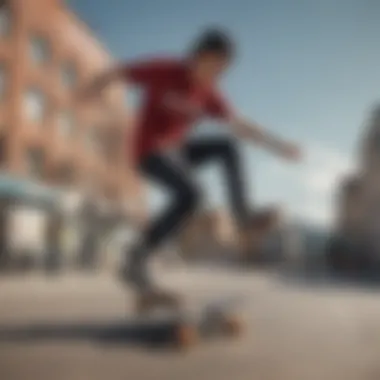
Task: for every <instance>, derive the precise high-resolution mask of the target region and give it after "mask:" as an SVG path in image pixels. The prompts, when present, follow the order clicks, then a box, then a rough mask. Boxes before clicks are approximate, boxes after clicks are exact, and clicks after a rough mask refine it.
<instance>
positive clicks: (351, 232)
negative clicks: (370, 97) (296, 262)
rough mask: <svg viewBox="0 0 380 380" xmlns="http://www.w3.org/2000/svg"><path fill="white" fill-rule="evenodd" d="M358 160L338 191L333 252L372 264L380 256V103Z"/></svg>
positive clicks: (371, 119)
mask: <svg viewBox="0 0 380 380" xmlns="http://www.w3.org/2000/svg"><path fill="white" fill-rule="evenodd" d="M358 161H359V165H358V170H357V172H356V173H353V174H352V175H351V176H349V177H347V178H345V179H343V180H342V182H341V186H340V188H339V191H338V197H337V217H336V225H335V238H334V241H333V244H332V246H331V247H333V248H331V252H330V255H334V254H336V255H338V254H339V260H340V262H341V261H342V260H344V259H345V257H348V256H349V257H350V260H351V261H352V262H355V263H357V262H358V260H359V259H360V262H361V264H360V265H362V266H364V264H363V262H364V261H365V260H366V263H367V264H366V265H367V266H368V267H370V266H371V265H372V264H369V263H370V262H372V260H373V259H375V258H376V260H379V259H380V105H375V107H374V108H373V110H372V112H371V113H370V115H369V118H368V120H367V123H366V126H365V130H364V134H363V136H362V137H361V141H360V142H359V160H358ZM339 250H340V251H343V252H340V253H339V252H338V251H339ZM348 252H349V255H348V256H347V254H348ZM345 254H346V256H345ZM337 257H338V256H337ZM352 265H353V266H358V265H359V264H355V265H354V264H352Z"/></svg>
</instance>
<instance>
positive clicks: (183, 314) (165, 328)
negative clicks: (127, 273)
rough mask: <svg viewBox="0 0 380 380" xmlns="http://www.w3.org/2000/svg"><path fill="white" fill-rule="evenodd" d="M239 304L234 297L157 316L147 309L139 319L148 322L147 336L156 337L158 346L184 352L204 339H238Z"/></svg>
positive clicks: (171, 310) (241, 321) (163, 312)
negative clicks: (158, 342) (161, 345)
mask: <svg viewBox="0 0 380 380" xmlns="http://www.w3.org/2000/svg"><path fill="white" fill-rule="evenodd" d="M240 304H241V299H239V298H237V297H229V298H222V299H219V300H215V299H213V300H211V301H206V302H203V303H202V304H201V306H199V305H197V306H195V307H194V306H193V307H192V308H184V307H180V308H173V309H170V308H169V309H168V308H166V309H165V310H161V314H158V313H157V314H155V313H154V311H153V310H151V311H149V312H146V313H145V314H144V317H143V319H145V320H146V321H147V320H150V321H151V324H150V333H149V334H150V336H151V338H152V339H153V338H154V335H155V337H156V338H158V336H160V338H159V340H160V342H161V343H166V344H169V345H170V346H172V347H174V348H175V349H179V350H187V349H189V348H192V347H194V346H196V345H197V344H199V343H200V342H202V341H205V340H209V339H213V338H229V339H231V338H238V337H239V336H241V334H242V332H243V330H244V324H243V319H242V316H241V313H240V312H239V310H240V308H239V307H238V306H240ZM146 325H147V324H146ZM152 326H155V327H154V328H153V327H152Z"/></svg>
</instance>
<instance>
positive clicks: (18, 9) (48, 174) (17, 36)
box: [0, 0, 138, 200]
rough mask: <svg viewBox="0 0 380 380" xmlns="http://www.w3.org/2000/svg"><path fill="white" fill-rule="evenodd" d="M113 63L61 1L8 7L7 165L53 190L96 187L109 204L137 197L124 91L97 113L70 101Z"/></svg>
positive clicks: (1, 32)
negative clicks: (55, 187) (128, 152)
mask: <svg viewBox="0 0 380 380" xmlns="http://www.w3.org/2000/svg"><path fill="white" fill-rule="evenodd" d="M111 63H112V60H111V57H110V55H109V54H108V53H107V52H106V51H105V49H104V48H103V47H102V46H101V44H100V43H99V42H98V41H97V40H96V38H95V37H94V36H93V35H92V34H91V31H90V30H89V29H88V28H87V26H86V25H85V24H84V23H83V22H82V21H81V20H79V19H78V18H77V17H76V16H75V15H74V14H73V13H72V12H71V11H70V10H69V9H68V8H67V7H66V6H65V5H64V4H63V1H59V0H33V1H29V0H8V1H3V6H2V8H1V11H0V96H1V102H0V126H1V138H0V145H1V148H2V149H1V152H2V154H1V157H0V162H1V166H2V167H3V168H4V169H6V170H7V171H10V172H12V173H14V174H15V175H20V176H23V177H27V178H30V179H34V180H39V181H43V182H47V183H49V184H50V183H52V184H57V185H60V186H75V187H78V186H84V187H86V186H87V187H91V189H92V190H94V189H95V190H96V195H97V196H99V197H106V198H109V199H119V200H121V199H122V198H123V197H125V194H126V192H128V191H129V194H133V193H137V189H136V186H137V185H138V184H137V182H136V181H135V180H134V179H133V178H132V175H131V174H129V173H130V171H129V170H128V167H127V165H128V163H127V161H126V159H125V144H126V139H125V134H126V129H127V127H128V124H130V123H129V122H128V117H129V112H128V110H127V109H126V107H125V102H124V89H123V87H121V86H118V85H116V86H113V88H110V89H109V91H108V92H107V93H105V95H104V99H102V102H101V103H99V104H96V106H92V108H91V106H86V107H85V106H83V105H82V106H78V105H76V104H75V103H74V102H73V99H72V94H73V91H74V90H75V89H76V88H78V86H81V85H83V84H84V83H86V81H87V80H88V79H89V78H91V77H92V76H93V75H94V74H96V73H97V72H99V71H101V70H103V69H105V68H106V67H107V66H108V65H110V64H111ZM110 115H113V120H112V119H111V118H110Z"/></svg>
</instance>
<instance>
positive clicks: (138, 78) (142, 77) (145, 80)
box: [122, 58, 176, 85]
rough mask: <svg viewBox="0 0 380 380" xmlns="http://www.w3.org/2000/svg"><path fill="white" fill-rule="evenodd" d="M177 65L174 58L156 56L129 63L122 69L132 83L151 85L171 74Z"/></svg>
mask: <svg viewBox="0 0 380 380" xmlns="http://www.w3.org/2000/svg"><path fill="white" fill-rule="evenodd" d="M175 67H176V63H175V61H174V60H170V59H164V58H154V59H148V60H144V61H138V62H132V63H128V64H126V65H124V66H123V68H122V69H123V71H124V74H125V76H126V78H128V81H130V82H131V83H133V84H136V85H149V84H152V83H155V82H156V81H157V80H159V79H160V78H162V77H163V76H166V75H168V74H170V73H171V72H172V70H173V69H175Z"/></svg>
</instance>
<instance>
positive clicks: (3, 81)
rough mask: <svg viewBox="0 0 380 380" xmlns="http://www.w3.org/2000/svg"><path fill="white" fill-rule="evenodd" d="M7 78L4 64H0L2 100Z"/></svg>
mask: <svg viewBox="0 0 380 380" xmlns="http://www.w3.org/2000/svg"><path fill="white" fill-rule="evenodd" d="M6 82H7V79H6V72H5V67H4V64H0V100H3V99H4V97H5V93H6V87H7V83H6Z"/></svg>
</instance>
